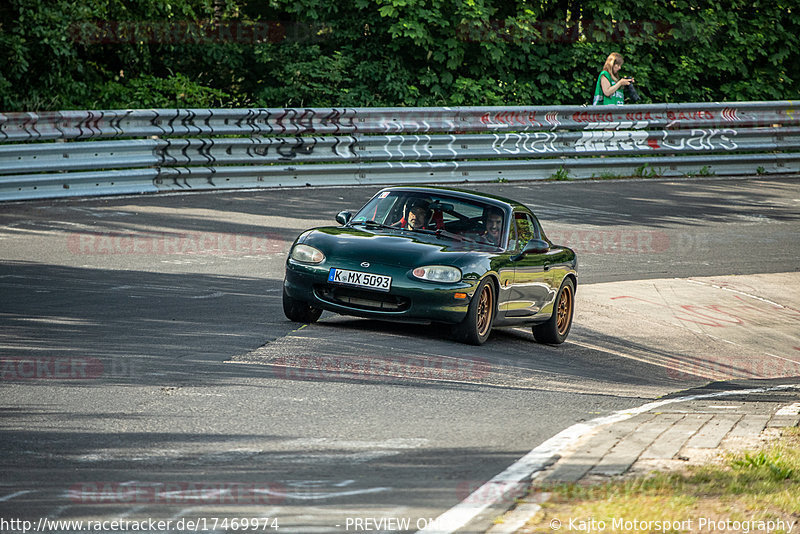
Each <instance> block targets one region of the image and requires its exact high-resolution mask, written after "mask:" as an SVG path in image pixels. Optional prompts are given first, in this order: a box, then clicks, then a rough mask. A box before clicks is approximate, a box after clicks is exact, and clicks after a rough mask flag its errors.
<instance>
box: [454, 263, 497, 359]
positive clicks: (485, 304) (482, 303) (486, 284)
mask: <svg viewBox="0 0 800 534" xmlns="http://www.w3.org/2000/svg"><path fill="white" fill-rule="evenodd" d="M494 310H495V293H494V284H492V281H491V280H490V279H489V278H486V279H484V280H483V282H481V283H480V284H479V285H478V289H477V290H476V291H475V295H474V296H473V297H472V302H470V303H469V309H468V310H467V316H466V317H465V318H464V320H463V321H461V322H460V323H459V324H457V325H456V327H455V329H454V333H455V337H456V338H457V339H458V340H459V341H463V342H465V343H469V344H470V345H483V344H484V343H485V342H486V340H487V339H489V334H490V333H491V332H492V323H493V322H494Z"/></svg>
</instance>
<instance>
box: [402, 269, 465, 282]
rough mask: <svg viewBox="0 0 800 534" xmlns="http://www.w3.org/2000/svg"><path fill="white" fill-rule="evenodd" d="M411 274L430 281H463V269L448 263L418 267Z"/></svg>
mask: <svg viewBox="0 0 800 534" xmlns="http://www.w3.org/2000/svg"><path fill="white" fill-rule="evenodd" d="M411 274H412V275H414V276H415V277H416V278H419V279H421V280H428V281H430V282H444V283H451V284H452V283H455V282H460V281H461V269H458V268H456V267H450V266H448V265H425V266H424V267H417V268H416V269H414V270H413V271H411Z"/></svg>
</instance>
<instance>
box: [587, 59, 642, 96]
mask: <svg viewBox="0 0 800 534" xmlns="http://www.w3.org/2000/svg"><path fill="white" fill-rule="evenodd" d="M623 63H625V60H624V59H622V55H620V54H618V53H616V52H612V53H611V54H609V55H608V58H606V62H605V64H604V65H603V71H602V72H601V73H600V75H599V76H598V77H597V85H595V88H594V100H593V101H592V104H593V105H595V106H597V105H608V104H617V105H621V104H622V103H623V102H624V100H625V97H624V95H623V94H622V88H623V87H625V86H626V85H630V84H631V83H633V78H620V77H619V70H620V69H621V68H622V64H623Z"/></svg>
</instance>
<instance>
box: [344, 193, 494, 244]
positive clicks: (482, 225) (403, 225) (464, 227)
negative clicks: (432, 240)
mask: <svg viewBox="0 0 800 534" xmlns="http://www.w3.org/2000/svg"><path fill="white" fill-rule="evenodd" d="M505 223H506V218H505V214H504V212H503V210H502V209H501V208H499V207H497V206H495V205H492V204H488V203H482V202H480V201H474V200H467V199H463V198H459V197H453V196H448V195H444V194H441V195H440V194H435V193H434V194H431V193H428V192H424V193H423V192H419V191H383V192H381V193H380V194H378V195H376V196H375V197H374V198H373V199H372V200H370V201H369V202H368V203H367V204H366V205H365V206H364V207H363V208H361V210H360V211H359V212H358V213H356V215H355V217H353V219H352V220H351V221H350V224H351V225H366V226H375V227H383V228H387V229H389V228H391V229H397V230H404V231H417V232H422V233H433V234H436V235H440V236H443V237H447V238H451V239H462V240H470V241H477V242H479V243H486V244H489V245H493V246H498V247H501V246H503V244H504V243H505V239H506V224H505Z"/></svg>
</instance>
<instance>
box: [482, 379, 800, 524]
mask: <svg viewBox="0 0 800 534" xmlns="http://www.w3.org/2000/svg"><path fill="white" fill-rule="evenodd" d="M798 393H800V384H782V385H777V386H773V387H765V388H758V389H747V390H729V391H719V392H714V393H707V394H697V395H690V396H685V397H676V398H671V399H665V400H662V401H657V402H654V403H649V404H647V405H645V406H642V407H641V408H640V409H639V410H632V411H630V412H631V413H629V417H627V418H622V419H620V416H624V414H622V413H621V414H614V415H612V416H609V417H606V418H601V419H608V422H604V423H602V424H601V425H598V426H596V427H594V428H593V429H592V430H591V431H590V432H587V433H585V434H584V435H583V436H582V437H581V438H580V439H578V440H577V441H576V442H574V443H572V444H571V445H570V446H568V447H566V448H565V449H564V450H562V451H560V455H559V456H560V457H559V459H558V461H556V462H555V463H553V464H552V465H551V466H549V467H548V468H547V469H545V470H543V471H542V472H540V473H536V474H534V477H533V481H532V486H531V491H530V492H529V496H528V497H526V498H523V499H520V500H519V501H518V504H517V506H516V507H515V508H514V509H512V510H510V511H509V512H508V513H507V514H505V515H504V516H503V517H502V518H501V519H500V520H499V521H498V522H497V524H495V525H494V526H493V527H492V528H490V529H489V530H487V531H486V532H487V534H513V533H515V532H517V531H518V530H519V529H521V528H522V527H523V526H524V525H525V524H526V523H527V522H528V521H529V520H530V519H531V518H532V517H533V516H534V515H536V513H538V512H539V510H540V509H541V504H542V503H544V502H546V501H547V500H548V499H549V497H550V493H549V492H548V491H547V488H548V487H549V486H552V485H554V484H559V483H576V482H581V483H584V482H585V483H589V484H590V483H592V482H597V483H602V482H606V481H608V480H609V479H610V478H612V477H619V476H628V475H645V474H647V473H650V472H652V471H655V470H667V469H674V468H677V467H684V466H686V465H690V464H702V463H705V462H707V461H709V460H710V459H711V458H714V457H716V456H718V455H719V453H720V452H721V451H724V450H742V449H746V448H752V447H754V446H756V445H757V444H758V443H759V442H761V441H764V440H766V439H768V438H769V437H770V436H774V435H775V433H776V432H777V431H778V430H777V429H779V428H784V427H791V426H798V425H800V403H797V402H794V403H792V400H795V399H797V395H798ZM748 396H753V402H748V401H746V400H743V399H747V398H748ZM712 401H713V402H712Z"/></svg>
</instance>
